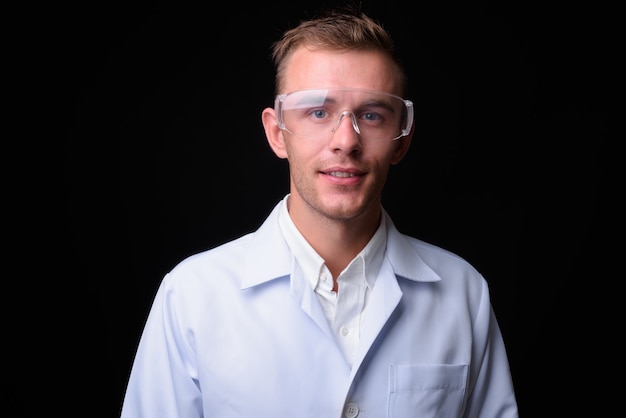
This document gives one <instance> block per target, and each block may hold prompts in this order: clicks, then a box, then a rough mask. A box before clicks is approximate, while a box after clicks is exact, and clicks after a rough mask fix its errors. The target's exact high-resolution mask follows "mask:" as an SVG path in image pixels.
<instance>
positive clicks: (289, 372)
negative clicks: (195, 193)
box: [122, 9, 518, 418]
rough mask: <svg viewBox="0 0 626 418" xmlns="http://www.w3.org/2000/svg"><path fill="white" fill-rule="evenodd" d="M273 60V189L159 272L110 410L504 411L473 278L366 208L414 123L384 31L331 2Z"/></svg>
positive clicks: (493, 347)
mask: <svg viewBox="0 0 626 418" xmlns="http://www.w3.org/2000/svg"><path fill="white" fill-rule="evenodd" d="M273 58H274V61H275V64H276V69H277V79H276V90H277V96H276V101H275V105H274V107H273V108H267V109H265V110H264V111H263V113H262V121H263V126H264V128H265V133H266V136H267V139H268V141H269V144H270V146H271V148H272V150H273V151H274V153H275V154H276V155H277V156H278V157H279V158H283V159H287V161H288V163H289V173H290V190H289V194H287V195H286V196H285V198H284V199H283V200H282V201H280V202H279V203H278V204H277V205H276V207H275V208H274V210H273V211H272V213H271V214H270V215H269V216H268V218H267V219H266V221H265V222H264V223H263V225H262V226H261V227H260V228H259V229H258V230H257V231H255V232H253V233H251V234H248V235H246V236H243V237H241V238H239V239H236V240H234V241H231V242H229V243H226V244H223V245H221V246H218V247H217V248H214V249H212V250H209V251H206V252H203V253H200V254H197V255H194V256H191V257H189V258H188V259H186V260H184V261H183V262H182V263H180V264H179V265H178V266H176V267H175V268H174V269H173V270H172V271H171V272H170V273H169V274H168V275H167V276H166V277H165V278H164V280H163V282H162V284H161V286H160V288H159V291H158V293H157V295H156V297H155V300H154V304H153V306H152V309H151V312H150V315H149V318H148V320H147V323H146V326H145V329H144V332H143V335H142V338H141V341H140V344H139V347H138V350H137V354H136V358H135V362H134V365H133V368H132V372H131V376H130V379H129V383H128V387H127V392H126V396H125V399H124V405H123V409H122V417H123V418H155V417H172V418H173V417H180V418H193V417H219V418H228V417H272V418H275V417H315V418H322V417H323V418H327V417H348V418H350V417H357V416H358V417H374V418H381V417H446V418H450V417H516V416H517V415H518V413H517V405H516V400H515V395H514V392H513V385H512V382H511V377H510V371H509V366H508V361H507V355H506V350H505V347H504V344H503V341H502V336H501V334H500V330H499V328H498V324H497V321H496V318H495V316H494V313H493V311H492V308H491V305H490V299H489V291H488V287H487V283H486V281H485V280H484V279H483V277H482V276H481V275H480V274H479V273H478V272H477V271H476V270H475V269H474V268H473V267H472V266H470V265H469V264H468V263H467V262H466V261H464V260H463V259H461V258H460V257H458V256H456V255H455V254H452V253H450V252H448V251H446V250H443V249H441V248H438V247H435V246H433V245H430V244H427V243H425V242H423V241H420V240H418V239H415V238H412V237H408V236H405V235H402V234H401V233H399V232H398V230H397V229H396V228H395V226H394V224H393V223H392V220H391V218H390V216H389V214H388V213H387V212H386V211H385V210H384V209H383V208H382V206H381V194H382V190H383V187H384V184H385V181H386V179H387V174H388V170H389V168H390V166H391V165H393V164H397V163H399V162H400V161H401V160H402V158H403V157H404V155H405V154H406V152H407V150H408V149H409V145H410V142H411V136H412V134H413V104H412V103H411V101H409V100H406V99H404V98H403V97H404V95H405V93H406V78H405V74H404V71H403V69H402V67H401V66H400V63H399V61H398V60H397V59H396V57H395V55H394V51H393V43H392V40H391V38H390V37H389V35H388V34H387V33H386V32H385V31H384V30H383V28H382V26H381V25H379V24H378V23H376V22H375V21H373V20H372V19H370V18H369V17H367V16H366V15H364V14H362V13H361V12H359V11H358V10H350V9H346V10H337V11H330V12H328V15H325V16H322V17H319V18H314V19H312V20H309V21H305V22H302V23H301V24H300V25H299V26H298V27H296V28H294V29H292V30H288V31H287V32H286V33H285V34H284V36H283V37H282V38H281V39H280V40H279V41H278V42H276V43H275V45H274V49H273Z"/></svg>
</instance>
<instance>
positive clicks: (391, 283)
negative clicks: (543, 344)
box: [350, 259, 402, 380]
mask: <svg viewBox="0 0 626 418" xmlns="http://www.w3.org/2000/svg"><path fill="white" fill-rule="evenodd" d="M401 298H402V290H401V289H400V286H399V285H398V281H397V279H396V275H395V273H394V271H393V268H392V266H391V264H390V263H389V262H388V261H387V259H385V261H384V262H383V265H382V267H381V269H380V273H379V274H378V277H377V278H376V284H375V285H374V288H373V289H372V294H371V295H370V300H369V305H368V308H367V315H366V317H365V319H364V321H363V327H362V334H361V340H360V342H359V345H358V346H357V349H356V353H355V358H354V364H353V367H352V375H351V377H350V379H351V380H352V379H353V378H354V376H355V374H356V372H357V370H358V369H359V367H360V366H361V363H362V362H363V360H364V358H365V356H366V355H367V352H368V351H369V349H370V348H371V347H372V344H374V341H375V340H376V337H378V334H380V331H381V330H382V329H383V327H384V326H385V324H386V323H387V320H388V319H389V317H390V316H391V314H392V313H393V311H394V310H395V309H396V306H398V303H400V299H401Z"/></svg>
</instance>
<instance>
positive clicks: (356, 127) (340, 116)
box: [333, 110, 361, 135]
mask: <svg viewBox="0 0 626 418" xmlns="http://www.w3.org/2000/svg"><path fill="white" fill-rule="evenodd" d="M346 115H347V116H350V122H351V123H352V128H353V129H354V130H355V131H356V133H357V134H359V135H360V134H361V131H360V130H359V125H357V123H356V117H355V116H354V113H352V112H350V111H349V110H344V111H343V112H341V114H340V115H339V117H337V123H336V124H335V127H334V128H333V133H335V132H336V131H337V129H339V127H340V126H341V121H343V118H344V116H346Z"/></svg>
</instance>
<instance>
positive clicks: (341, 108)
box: [274, 88, 413, 141]
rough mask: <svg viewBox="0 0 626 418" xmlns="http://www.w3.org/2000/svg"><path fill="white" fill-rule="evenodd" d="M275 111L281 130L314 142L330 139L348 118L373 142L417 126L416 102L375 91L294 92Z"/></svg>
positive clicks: (282, 97) (280, 98) (278, 101)
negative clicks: (414, 110)
mask: <svg viewBox="0 0 626 418" xmlns="http://www.w3.org/2000/svg"><path fill="white" fill-rule="evenodd" d="M274 110H275V112H276V120H277V122H278V126H279V127H280V129H282V130H285V131H288V132H290V133H292V134H293V135H296V136H301V137H305V138H314V139H326V138H330V137H331V136H332V135H333V134H334V133H335V131H336V130H337V128H338V127H339V126H340V125H341V122H342V121H343V119H344V117H349V119H350V121H351V123H352V127H353V128H354V130H355V131H356V133H357V134H359V136H360V137H361V138H363V139H364V140H372V141H377V140H386V141H389V140H391V141H394V140H396V139H399V138H402V137H403V136H407V135H408V134H409V133H410V132H411V126H412V125H413V102H411V101H410V100H405V99H403V98H402V97H399V96H395V95H393V94H388V93H383V92H380V91H375V90H365V89H355V88H328V89H311V90H300V91H294V92H291V93H287V94H279V95H278V96H276V102H275V104H274Z"/></svg>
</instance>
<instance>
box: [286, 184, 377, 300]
mask: <svg viewBox="0 0 626 418" xmlns="http://www.w3.org/2000/svg"><path fill="white" fill-rule="evenodd" d="M288 200H289V195H287V196H286V198H285V199H283V201H282V203H281V207H280V208H279V213H278V223H279V225H280V229H281V231H282V234H283V236H284V237H285V241H286V242H287V245H288V246H289V249H290V250H291V252H292V254H293V256H294V258H295V260H296V262H297V263H298V264H299V265H300V268H301V269H302V271H303V272H304V276H305V277H306V279H307V281H308V282H309V284H310V285H311V288H312V289H315V288H316V287H317V284H318V281H319V277H320V273H321V272H322V269H323V268H324V259H323V258H322V257H321V256H320V255H319V254H318V253H317V252H316V251H315V250H314V249H313V247H311V245H310V244H309V243H308V242H307V240H306V239H305V238H304V236H303V235H302V234H301V233H300V231H299V230H298V228H297V227H296V225H295V224H294V223H293V221H292V220H291V216H290V215H289V210H288V208H287V202H288ZM386 244H387V225H386V222H385V217H384V216H381V222H380V225H379V226H378V229H377V230H376V232H375V233H374V235H373V236H372V238H371V239H370V241H369V242H368V243H367V245H366V246H365V248H363V250H361V252H360V253H359V254H357V255H356V257H355V258H354V259H353V260H352V261H351V262H350V264H349V265H348V267H346V269H345V270H344V271H349V270H350V269H352V268H354V267H355V264H356V263H360V264H361V267H362V269H361V270H362V271H363V272H364V273H365V281H366V283H367V286H368V287H369V288H370V289H371V288H373V287H374V282H375V281H376V277H377V276H378V272H379V271H380V268H381V266H382V262H383V258H384V255H385V248H386Z"/></svg>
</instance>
